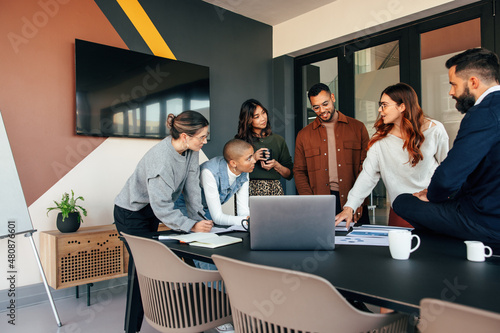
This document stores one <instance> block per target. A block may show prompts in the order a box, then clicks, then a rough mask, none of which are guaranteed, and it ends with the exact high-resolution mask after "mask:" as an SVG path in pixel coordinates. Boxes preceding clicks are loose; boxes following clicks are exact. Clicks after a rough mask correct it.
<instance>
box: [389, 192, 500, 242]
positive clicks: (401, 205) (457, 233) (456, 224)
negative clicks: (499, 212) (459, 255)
mask: <svg viewBox="0 0 500 333" xmlns="http://www.w3.org/2000/svg"><path fill="white" fill-rule="evenodd" d="M392 208H393V209H394V211H395V212H396V214H398V215H399V216H401V217H402V218H403V219H405V220H406V221H408V222H409V223H410V224H411V225H412V226H414V227H415V229H427V230H431V231H434V232H437V233H440V234H444V235H449V236H452V237H456V238H460V239H468V240H478V241H481V242H484V243H488V244H499V243H500V232H498V231H496V230H491V229H488V228H486V227H484V226H483V225H481V224H479V223H476V222H475V221H479V220H480V219H481V216H466V215H465V214H464V213H463V212H462V209H461V207H460V203H459V202H458V201H457V200H448V201H444V202H440V203H434V202H426V201H422V200H420V199H419V198H417V197H415V196H413V195H412V194H409V193H405V194H401V195H399V196H398V197H397V198H396V200H394V202H393V203H392ZM499 223H500V221H499Z"/></svg>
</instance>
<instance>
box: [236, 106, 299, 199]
mask: <svg viewBox="0 0 500 333" xmlns="http://www.w3.org/2000/svg"><path fill="white" fill-rule="evenodd" d="M235 138H236V139H240V140H243V141H246V142H248V143H250V144H251V145H252V146H253V147H254V149H255V154H254V158H255V160H256V161H257V163H256V164H255V169H254V171H253V172H252V173H250V195H251V196H254V195H283V194H284V191H283V187H282V186H281V183H280V179H281V177H283V178H285V179H287V180H290V179H292V177H293V172H292V169H293V163H292V157H291V156H290V152H289V151H288V146H287V145H286V142H285V139H283V137H282V136H280V135H278V134H274V133H273V132H272V131H271V124H270V123H269V118H268V112H267V110H266V108H264V106H263V105H262V104H261V103H260V102H259V101H257V100H255V99H249V100H247V101H245V102H244V103H243V104H242V105H241V110H240V119H239V123H238V134H236V136H235ZM267 149H270V151H271V156H269V154H268V152H267ZM269 157H270V159H269Z"/></svg>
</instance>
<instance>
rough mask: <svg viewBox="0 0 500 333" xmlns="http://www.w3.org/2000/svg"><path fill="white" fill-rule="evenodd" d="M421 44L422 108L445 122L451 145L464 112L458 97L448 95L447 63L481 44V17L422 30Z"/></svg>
mask: <svg viewBox="0 0 500 333" xmlns="http://www.w3.org/2000/svg"><path fill="white" fill-rule="evenodd" d="M450 36H460V38H450ZM420 46H421V63H422V93H421V99H422V109H423V110H424V113H425V114H426V115H427V116H429V117H431V118H433V119H436V120H438V121H439V122H441V123H443V125H444V127H445V128H446V132H447V133H448V136H449V137H450V148H451V147H452V145H453V141H454V140H455V137H456V136H457V132H458V128H459V126H460V122H461V121H462V118H463V115H462V114H461V113H460V112H458V111H457V110H456V108H455V100H454V99H452V98H451V97H450V95H448V92H449V91H450V84H449V82H448V81H449V79H448V69H447V68H446V66H445V63H446V60H448V59H449V58H451V57H452V56H454V55H455V54H458V53H460V52H462V51H465V50H467V49H470V48H474V47H480V46H481V20H480V19H479V18H477V19H474V20H470V21H466V22H462V23H459V24H454V25H450V26H447V27H444V28H441V29H436V30H432V31H429V32H426V33H423V34H421V35H420Z"/></svg>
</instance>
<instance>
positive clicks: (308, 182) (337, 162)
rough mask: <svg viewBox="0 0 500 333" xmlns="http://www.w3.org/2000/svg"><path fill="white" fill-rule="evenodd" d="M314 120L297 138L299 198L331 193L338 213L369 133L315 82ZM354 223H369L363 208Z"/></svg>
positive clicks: (363, 154)
mask: <svg viewBox="0 0 500 333" xmlns="http://www.w3.org/2000/svg"><path fill="white" fill-rule="evenodd" d="M307 95H308V97H309V101H310V102H311V107H312V109H313V111H314V112H315V113H316V115H317V118H316V119H315V120H314V122H312V123H311V124H309V125H307V126H306V127H304V128H303V129H302V130H301V131H300V132H299V134H298V135H297V140H296V143H295V158H294V166H293V172H294V175H295V185H296V186H297V190H298V192H299V194H300V195H305V194H310V195H311V194H315V195H317V194H334V195H335V196H336V197H337V207H336V209H337V211H341V210H342V207H343V206H344V205H345V203H346V202H347V194H348V193H349V191H350V190H351V187H352V186H353V185H354V182H355V180H356V178H357V177H358V175H359V173H360V172H361V169H362V165H363V161H364V160H365V157H366V147H367V145H368V140H369V137H368V131H367V130H366V127H365V125H364V124H363V123H362V122H360V121H358V120H356V119H354V118H351V117H347V116H346V115H344V114H342V113H341V112H339V111H338V110H336V109H335V106H334V104H333V103H334V102H335V95H334V94H332V93H331V92H330V89H329V88H328V86H327V85H325V84H323V83H317V84H315V85H314V86H312V87H311V89H309V92H308V94H307ZM353 220H354V221H355V222H358V223H362V224H367V223H370V221H369V219H368V210H367V209H366V205H363V206H362V207H360V208H359V209H358V210H357V211H356V212H355V213H354V217H353Z"/></svg>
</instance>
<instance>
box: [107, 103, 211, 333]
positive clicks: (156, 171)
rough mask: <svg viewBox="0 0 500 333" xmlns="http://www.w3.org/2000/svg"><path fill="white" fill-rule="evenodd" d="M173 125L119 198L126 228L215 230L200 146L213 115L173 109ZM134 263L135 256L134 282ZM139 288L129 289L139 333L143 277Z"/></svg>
mask: <svg viewBox="0 0 500 333" xmlns="http://www.w3.org/2000/svg"><path fill="white" fill-rule="evenodd" d="M167 126H168V127H169V129H170V135H169V136H167V137H166V138H165V139H163V140H162V141H161V142H159V143H158V144H157V145H155V146H154V147H153V148H151V149H150V150H149V151H148V152H147V153H146V154H145V155H144V157H143V158H142V159H141V160H140V161H139V163H138V165H137V167H136V169H135V171H134V173H133V174H132V176H130V178H129V179H128V180H127V182H126V184H125V186H124V187H123V189H122V190H121V192H120V193H119V194H118V196H117V197H116V199H115V208H114V218H115V224H116V229H117V230H118V231H120V232H121V231H123V232H125V233H128V234H131V235H137V234H140V233H142V232H148V231H156V230H157V229H158V224H159V223H160V222H162V223H163V224H165V225H166V226H167V227H169V228H171V229H174V230H181V231H186V232H187V231H195V232H209V231H210V229H211V228H212V225H213V223H212V221H209V220H203V219H202V218H200V216H203V205H202V201H201V188H200V167H199V151H200V150H201V148H202V147H203V145H204V144H205V143H207V135H208V120H207V119H206V118H205V117H204V116H203V115H201V114H200V113H198V112H196V111H184V112H182V113H181V114H179V115H178V116H174V115H173V114H169V115H168V118H167ZM181 192H183V193H184V197H185V199H186V201H187V202H188V203H189V205H188V216H184V215H183V214H182V213H181V211H180V210H178V209H174V202H175V201H176V200H177V198H178V197H179V195H180V194H181ZM200 214H201V215H200ZM200 220H201V221H200ZM129 253H130V251H129ZM132 264H133V260H132V257H130V260H129V269H128V272H129V283H130V280H131V276H130V274H131V272H132V266H131V265H132ZM128 290H130V288H129V289H128ZM133 290H134V291H133V294H132V295H130V294H128V293H127V309H128V308H129V306H130V307H131V313H130V320H131V323H133V324H132V325H135V326H136V327H133V328H134V329H135V331H137V332H139V331H140V329H141V324H142V320H143V316H144V311H143V308H142V303H141V295H140V292H139V284H138V282H137V276H135V279H134V289H133Z"/></svg>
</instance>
